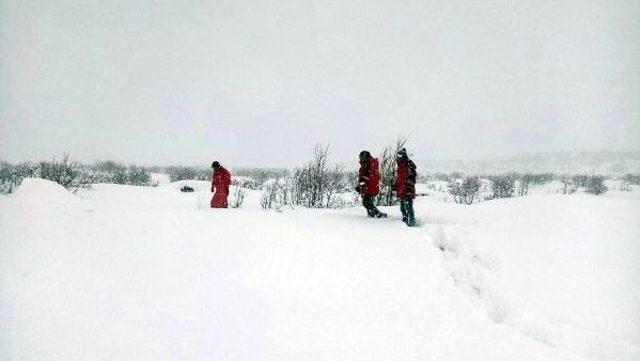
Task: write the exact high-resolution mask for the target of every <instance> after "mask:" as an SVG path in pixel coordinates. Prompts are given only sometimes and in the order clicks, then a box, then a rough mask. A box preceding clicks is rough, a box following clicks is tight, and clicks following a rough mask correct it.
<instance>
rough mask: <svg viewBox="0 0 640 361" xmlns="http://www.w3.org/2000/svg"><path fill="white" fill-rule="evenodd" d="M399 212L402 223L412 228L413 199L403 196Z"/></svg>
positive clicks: (413, 217) (413, 220) (413, 222)
mask: <svg viewBox="0 0 640 361" xmlns="http://www.w3.org/2000/svg"><path fill="white" fill-rule="evenodd" d="M400 212H402V221H403V222H405V223H406V224H408V225H410V226H412V225H413V224H415V214H414V213H413V198H412V197H411V196H405V197H404V198H402V199H401V200H400Z"/></svg>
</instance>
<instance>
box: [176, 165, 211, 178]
mask: <svg viewBox="0 0 640 361" xmlns="http://www.w3.org/2000/svg"><path fill="white" fill-rule="evenodd" d="M166 173H168V174H169V178H170V179H171V181H172V182H177V181H181V180H210V179H211V173H212V171H211V170H209V169H205V168H196V167H182V166H172V167H167V169H166Z"/></svg>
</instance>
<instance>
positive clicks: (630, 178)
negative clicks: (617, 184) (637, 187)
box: [622, 173, 640, 184]
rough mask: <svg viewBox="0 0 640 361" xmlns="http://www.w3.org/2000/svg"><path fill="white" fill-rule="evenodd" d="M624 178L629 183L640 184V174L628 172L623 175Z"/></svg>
mask: <svg viewBox="0 0 640 361" xmlns="http://www.w3.org/2000/svg"><path fill="white" fill-rule="evenodd" d="M622 180H623V181H625V182H627V183H629V184H640V174H631V173H627V174H625V175H624V177H622Z"/></svg>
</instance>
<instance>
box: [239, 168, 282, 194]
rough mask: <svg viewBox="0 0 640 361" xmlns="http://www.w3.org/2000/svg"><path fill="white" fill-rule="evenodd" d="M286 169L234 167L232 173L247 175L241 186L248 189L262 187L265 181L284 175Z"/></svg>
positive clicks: (241, 175)
mask: <svg viewBox="0 0 640 361" xmlns="http://www.w3.org/2000/svg"><path fill="white" fill-rule="evenodd" d="M287 174H288V171H287V170H286V169H282V168H234V169H233V175H234V176H240V177H247V178H248V179H246V180H245V181H244V184H243V187H244V188H248V189H262V187H263V185H264V184H265V182H268V181H269V180H272V179H280V178H283V177H286V176H287Z"/></svg>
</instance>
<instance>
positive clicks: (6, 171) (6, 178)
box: [0, 162, 15, 193]
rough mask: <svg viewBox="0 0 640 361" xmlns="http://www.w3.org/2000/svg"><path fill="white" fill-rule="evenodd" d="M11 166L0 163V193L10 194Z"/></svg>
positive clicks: (11, 181) (11, 183)
mask: <svg viewBox="0 0 640 361" xmlns="http://www.w3.org/2000/svg"><path fill="white" fill-rule="evenodd" d="M13 180H14V177H13V166H12V165H11V164H9V163H7V162H0V193H11V192H12V191H13V188H14V186H15V184H14V183H13Z"/></svg>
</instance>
